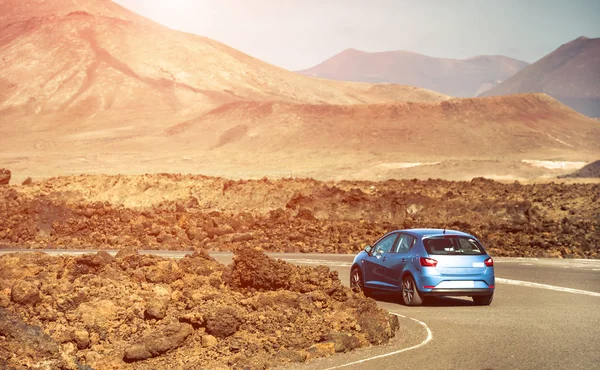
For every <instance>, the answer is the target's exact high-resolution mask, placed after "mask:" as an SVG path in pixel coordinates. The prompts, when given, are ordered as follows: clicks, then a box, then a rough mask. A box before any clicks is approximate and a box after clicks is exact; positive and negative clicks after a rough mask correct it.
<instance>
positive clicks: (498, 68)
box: [299, 49, 528, 97]
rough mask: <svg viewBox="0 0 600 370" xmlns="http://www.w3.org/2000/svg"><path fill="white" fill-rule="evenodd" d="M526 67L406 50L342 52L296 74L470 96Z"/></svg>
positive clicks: (495, 58)
mask: <svg viewBox="0 0 600 370" xmlns="http://www.w3.org/2000/svg"><path fill="white" fill-rule="evenodd" d="M527 65H528V63H526V62H522V61H519V60H516V59H512V58H508V57H505V56H500V55H485V56H477V57H473V58H468V59H463V60H459V59H444V58H432V57H428V56H425V55H421V54H417V53H411V52H408V51H388V52H379V53H367V52H363V51H360V50H356V49H348V50H345V51H343V52H341V53H339V54H337V55H335V56H333V57H331V58H329V59H327V60H326V61H324V62H322V63H320V64H318V65H316V66H314V67H312V68H309V69H306V70H303V71H299V73H301V74H303V75H307V76H315V77H322V78H329V79H332V80H343V81H360V82H370V83H395V84H403V85H411V86H419V87H422V88H426V89H431V90H434V91H439V92H443V93H444V94H448V95H451V96H457V97H473V96H476V95H477V94H480V93H482V92H484V91H485V90H487V89H489V88H491V87H493V86H495V85H497V84H498V83H499V82H501V81H503V80H505V79H507V78H508V77H510V76H512V75H514V74H515V73H517V72H518V71H520V70H521V69H523V68H525V67H526V66H527Z"/></svg>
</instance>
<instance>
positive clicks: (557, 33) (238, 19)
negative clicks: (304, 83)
mask: <svg viewBox="0 0 600 370" xmlns="http://www.w3.org/2000/svg"><path fill="white" fill-rule="evenodd" d="M115 1H116V2H117V3H119V4H121V5H124V6H126V7H127V8H129V9H131V10H133V11H135V12H137V13H139V14H141V15H144V16H146V17H148V18H150V19H153V20H155V21H157V22H160V23H162V24H164V25H166V26H168V27H170V28H173V29H177V30H181V31H186V32H191V33H195V34H198V35H202V36H206V37H209V38H211V39H214V40H217V41H220V42H222V43H225V44H227V45H229V46H231V47H234V48H236V49H238V50H241V51H243V52H245V53H247V54H250V55H252V56H254V57H257V58H259V59H262V60H264V61H266V62H269V63H272V64H275V65H277V66H280V67H283V68H287V69H291V70H299V69H305V68H308V67H312V66H313V65H315V64H317V63H320V62H322V61H323V60H325V59H327V58H329V57H331V56H333V55H334V54H337V53H339V52H340V51H342V50H344V49H347V48H355V49H360V50H364V51H371V52H373V51H389V50H408V51H413V52H417V53H421V54H425V55H429V56H434V57H447V58H467V57H472V56H475V55H481V54H501V55H506V56H510V57H513V58H517V59H520V60H524V61H527V62H535V61H536V60H538V59H539V58H541V57H543V56H544V55H546V54H548V53H549V52H551V51H553V50H554V49H556V48H557V47H559V46H560V45H561V44H563V43H565V42H568V41H571V40H572V39H575V38H577V37H579V36H582V35H584V36H588V37H600V0H569V1H564V0H115Z"/></svg>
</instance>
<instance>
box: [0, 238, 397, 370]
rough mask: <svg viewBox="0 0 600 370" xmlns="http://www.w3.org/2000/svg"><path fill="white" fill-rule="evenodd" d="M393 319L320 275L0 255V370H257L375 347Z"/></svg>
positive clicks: (330, 276)
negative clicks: (234, 369)
mask: <svg viewBox="0 0 600 370" xmlns="http://www.w3.org/2000/svg"><path fill="white" fill-rule="evenodd" d="M397 329H398V319H397V318H396V317H395V316H392V315H390V314H388V313H387V312H385V311H384V310H381V309H379V308H378V307H377V305H376V303H375V301H374V300H372V299H370V298H366V297H364V296H363V295H362V294H361V295H357V294H355V293H353V292H351V291H350V290H349V289H348V288H345V287H343V286H342V284H341V282H340V280H339V279H338V277H337V273H334V272H331V271H330V270H329V269H328V268H326V267H322V266H321V267H314V268H312V267H297V266H294V265H291V264H288V263H286V262H283V261H280V260H272V259H270V258H268V257H266V256H265V255H264V254H263V253H262V252H259V251H256V250H254V249H252V248H251V247H249V248H243V249H240V250H239V251H238V252H237V253H236V254H235V258H234V262H233V264H232V265H231V267H226V266H224V265H221V264H219V263H218V262H216V261H215V260H213V259H212V258H211V257H209V256H208V254H206V253H204V252H196V253H194V254H193V255H188V256H186V257H184V258H182V259H180V260H169V259H163V258H159V257H154V256H147V255H140V254H138V253H137V251H135V250H134V249H124V250H121V251H120V252H119V253H118V254H117V255H116V257H113V256H111V255H110V254H108V253H106V252H99V253H97V254H89V255H83V256H79V257H50V256H47V255H45V254H43V253H33V254H7V255H3V256H1V257H0V368H3V369H73V370H75V369H91V368H93V369H120V368H127V369H167V368H169V369H199V368H206V369H217V368H240V369H241V368H244V369H262V368H266V367H274V366H277V365H284V364H287V363H292V362H305V361H308V360H310V359H312V358H316V357H322V356H327V355H330V354H333V353H336V352H346V351H350V350H352V349H355V348H358V347H362V346H369V345H374V344H382V343H386V342H387V341H389V339H390V338H391V337H393V336H394V335H395V334H396V331H397Z"/></svg>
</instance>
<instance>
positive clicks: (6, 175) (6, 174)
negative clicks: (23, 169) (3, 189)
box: [0, 168, 10, 185]
mask: <svg viewBox="0 0 600 370" xmlns="http://www.w3.org/2000/svg"><path fill="white" fill-rule="evenodd" d="M9 182H10V170H7V169H5V168H0V185H8V183H9Z"/></svg>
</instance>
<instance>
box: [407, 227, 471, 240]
mask: <svg viewBox="0 0 600 370" xmlns="http://www.w3.org/2000/svg"><path fill="white" fill-rule="evenodd" d="M397 231H400V232H404V233H407V234H411V235H413V236H416V237H420V238H425V237H431V236H444V235H456V236H467V237H470V238H472V237H473V235H471V234H467V233H464V232H462V231H458V230H450V229H406V230H397Z"/></svg>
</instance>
